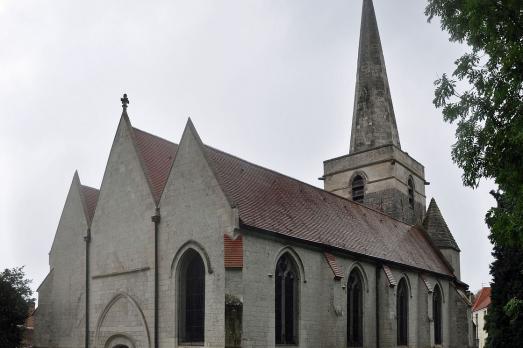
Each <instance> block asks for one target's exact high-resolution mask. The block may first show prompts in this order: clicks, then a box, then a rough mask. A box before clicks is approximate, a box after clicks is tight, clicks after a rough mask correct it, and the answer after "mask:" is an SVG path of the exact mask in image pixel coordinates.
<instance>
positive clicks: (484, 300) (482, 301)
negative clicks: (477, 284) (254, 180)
mask: <svg viewBox="0 0 523 348" xmlns="http://www.w3.org/2000/svg"><path fill="white" fill-rule="evenodd" d="M491 294H492V289H491V288H490V287H483V288H481V290H479V291H478V293H477V294H476V296H475V301H474V304H473V305H472V311H473V312H477V311H479V310H482V309H485V308H487V307H488V306H490V296H491Z"/></svg>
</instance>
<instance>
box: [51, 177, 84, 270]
mask: <svg viewBox="0 0 523 348" xmlns="http://www.w3.org/2000/svg"><path fill="white" fill-rule="evenodd" d="M88 225H89V218H88V216H87V215H86V210H85V203H84V197H83V193H82V185H81V184H80V178H79V177H78V173H76V172H75V174H74V176H73V180H72V182H71V186H70V187H69V192H68V193H67V198H66V200H65V204H64V208H63V210H62V214H61V216H60V220H59V222H58V226H57V228H56V233H55V236H54V239H53V244H52V245H51V250H50V252H49V263H50V265H51V267H53V265H54V262H55V255H56V253H59V252H63V251H64V250H63V249H64V248H63V246H66V248H65V249H66V250H67V249H70V248H71V246H72V245H75V244H76V245H79V244H82V243H83V237H84V236H85V235H86V233H87V227H88Z"/></svg>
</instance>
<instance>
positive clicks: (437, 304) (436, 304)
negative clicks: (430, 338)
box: [432, 285, 443, 344]
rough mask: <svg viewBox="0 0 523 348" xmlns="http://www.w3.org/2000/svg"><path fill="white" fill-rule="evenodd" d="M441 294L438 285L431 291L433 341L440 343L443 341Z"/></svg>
mask: <svg viewBox="0 0 523 348" xmlns="http://www.w3.org/2000/svg"><path fill="white" fill-rule="evenodd" d="M441 303H442V296H441V289H440V288H439V286H438V285H436V287H435V288H434V292H433V293H432V318H433V319H434V343H435V344H441V343H442V341H443V334H442V325H441V324H442V315H441V313H442V312H441V307H442V305H441Z"/></svg>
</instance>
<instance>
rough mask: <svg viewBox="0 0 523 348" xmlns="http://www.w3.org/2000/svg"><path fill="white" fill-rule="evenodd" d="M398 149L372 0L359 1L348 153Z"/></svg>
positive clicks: (392, 110) (396, 133) (398, 141)
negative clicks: (361, 8) (358, 31)
mask: <svg viewBox="0 0 523 348" xmlns="http://www.w3.org/2000/svg"><path fill="white" fill-rule="evenodd" d="M389 144H392V145H395V146H397V147H398V148H401V146H400V139H399V134H398V128H397V126H396V118H395V116H394V109H393V107H392V98H391V95H390V88H389V81H388V79H387V71H386V69H385V59H384V58H383V50H382V48H381V41H380V34H379V31H378V24H377V22H376V14H375V13H374V5H373V3H372V0H363V11H362V16H361V31H360V44H359V50H358V68H357V76H356V93H355V97H354V113H353V116H352V132H351V140H350V153H354V152H359V151H365V150H369V149H373V148H376V147H380V146H383V145H389Z"/></svg>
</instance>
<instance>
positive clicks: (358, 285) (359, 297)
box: [347, 269, 363, 347]
mask: <svg viewBox="0 0 523 348" xmlns="http://www.w3.org/2000/svg"><path fill="white" fill-rule="evenodd" d="M347 345H348V346H349V347H362V346H363V278H362V276H361V273H360V271H359V270H358V269H354V270H353V271H352V272H351V273H350V275H349V280H348V281H347Z"/></svg>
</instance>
